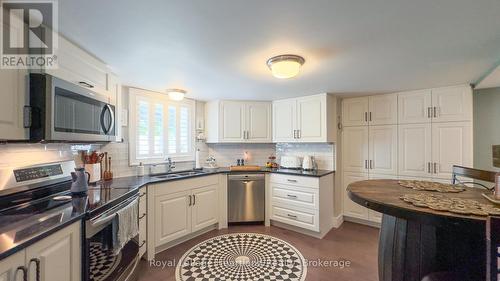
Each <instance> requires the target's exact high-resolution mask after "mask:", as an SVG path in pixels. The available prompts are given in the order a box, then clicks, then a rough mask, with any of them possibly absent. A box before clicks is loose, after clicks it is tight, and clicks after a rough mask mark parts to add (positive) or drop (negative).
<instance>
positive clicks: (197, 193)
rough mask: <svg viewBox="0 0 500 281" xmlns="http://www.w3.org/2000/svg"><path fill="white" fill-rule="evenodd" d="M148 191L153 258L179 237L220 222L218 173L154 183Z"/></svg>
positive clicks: (149, 236) (150, 252) (188, 235)
mask: <svg viewBox="0 0 500 281" xmlns="http://www.w3.org/2000/svg"><path fill="white" fill-rule="evenodd" d="M147 192H148V205H147V206H148V212H147V217H148V224H147V227H148V230H147V235H148V238H147V241H148V243H147V247H148V248H147V255H148V259H149V260H151V259H152V258H154V255H155V253H157V252H159V251H162V250H164V249H166V248H168V247H170V246H172V245H174V244H175V241H181V240H182V239H184V238H185V237H190V235H193V233H198V232H199V231H202V230H204V229H210V227H212V226H215V225H217V223H218V222H219V207H218V206H219V203H220V202H219V177H218V175H212V176H204V177H196V178H191V179H184V180H177V181H171V182H164V183H156V184H150V185H148V191H147ZM149 241H154V242H153V243H150V242H149Z"/></svg>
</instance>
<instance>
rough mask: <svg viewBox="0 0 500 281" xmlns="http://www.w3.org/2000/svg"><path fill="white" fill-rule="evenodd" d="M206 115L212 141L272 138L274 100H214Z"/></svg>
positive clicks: (208, 137)
mask: <svg viewBox="0 0 500 281" xmlns="http://www.w3.org/2000/svg"><path fill="white" fill-rule="evenodd" d="M205 114H206V116H205V119H206V122H207V142H208V143H218V142H228V143H239V142H251V143H269V142H271V141H272V137H271V132H272V130H271V103H270V102H246V101H212V102H208V103H207V104H206V106H205Z"/></svg>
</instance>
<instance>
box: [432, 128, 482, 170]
mask: <svg viewBox="0 0 500 281" xmlns="http://www.w3.org/2000/svg"><path fill="white" fill-rule="evenodd" d="M472 161H473V160H472V123H471V122H449V123H433V124H432V169H431V170H432V177H433V178H444V179H451V177H452V173H453V165H461V166H466V167H472V165H473V163H472Z"/></svg>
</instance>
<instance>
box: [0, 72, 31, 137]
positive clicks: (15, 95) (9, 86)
mask: <svg viewBox="0 0 500 281" xmlns="http://www.w3.org/2000/svg"><path fill="white" fill-rule="evenodd" d="M0 85H2V87H1V89H0V99H1V100H2V102H1V103H0V140H26V139H28V130H27V129H25V128H24V123H23V107H24V106H25V105H27V104H28V103H29V102H28V73H27V71H26V70H22V69H2V70H0Z"/></svg>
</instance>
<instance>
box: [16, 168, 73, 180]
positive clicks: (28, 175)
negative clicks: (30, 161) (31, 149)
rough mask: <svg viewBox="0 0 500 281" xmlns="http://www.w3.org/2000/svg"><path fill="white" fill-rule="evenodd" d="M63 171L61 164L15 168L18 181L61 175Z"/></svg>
mask: <svg viewBox="0 0 500 281" xmlns="http://www.w3.org/2000/svg"><path fill="white" fill-rule="evenodd" d="M62 173H63V170H62V167H61V165H60V164H55V165H47V166H40V167H32V168H25V169H19V170H14V176H15V177H16V181H17V182H23V181H29V180H36V179H40V178H47V177H51V176H57V175H61V174H62Z"/></svg>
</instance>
